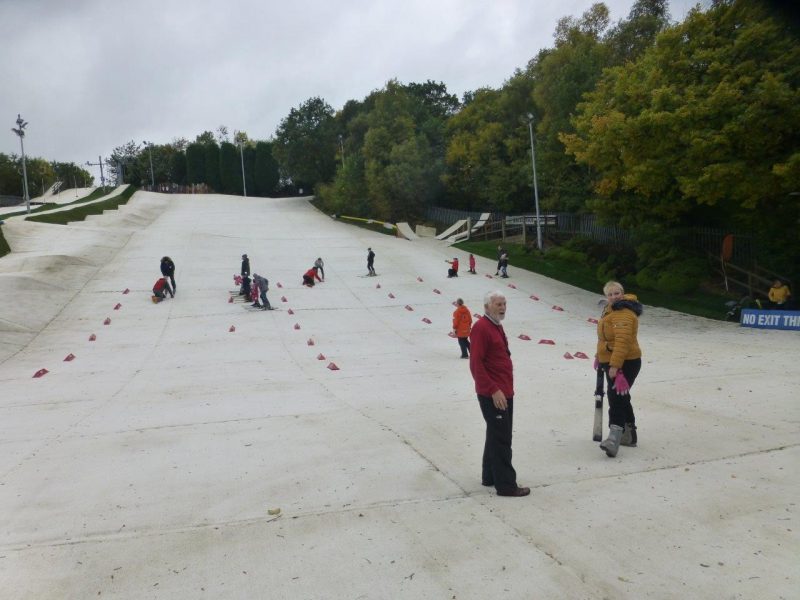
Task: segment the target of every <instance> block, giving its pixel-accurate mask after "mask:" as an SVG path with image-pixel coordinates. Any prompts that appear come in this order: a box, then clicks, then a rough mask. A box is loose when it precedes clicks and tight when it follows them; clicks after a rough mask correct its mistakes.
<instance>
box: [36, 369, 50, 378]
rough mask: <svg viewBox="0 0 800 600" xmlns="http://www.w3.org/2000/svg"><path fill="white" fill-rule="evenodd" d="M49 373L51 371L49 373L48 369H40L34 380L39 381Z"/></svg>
mask: <svg viewBox="0 0 800 600" xmlns="http://www.w3.org/2000/svg"><path fill="white" fill-rule="evenodd" d="M49 372H50V371H48V370H47V369H39V370H38V371H36V373H34V374H33V379H39V377H44V376H45V375H47V374H48V373H49Z"/></svg>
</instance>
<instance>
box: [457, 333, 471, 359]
mask: <svg viewBox="0 0 800 600" xmlns="http://www.w3.org/2000/svg"><path fill="white" fill-rule="evenodd" d="M458 345H459V347H460V348H461V356H469V338H468V337H460V338H458Z"/></svg>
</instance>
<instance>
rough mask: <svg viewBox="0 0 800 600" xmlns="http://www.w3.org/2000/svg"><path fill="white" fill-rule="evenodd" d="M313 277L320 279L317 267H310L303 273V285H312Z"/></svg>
mask: <svg viewBox="0 0 800 600" xmlns="http://www.w3.org/2000/svg"><path fill="white" fill-rule="evenodd" d="M314 278H316V280H317V281H320V282H321V281H322V279H320V278H319V274H318V273H317V267H311V268H310V269H309V270H308V271H306V272H305V274H304V275H303V285H307V286H308V287H314Z"/></svg>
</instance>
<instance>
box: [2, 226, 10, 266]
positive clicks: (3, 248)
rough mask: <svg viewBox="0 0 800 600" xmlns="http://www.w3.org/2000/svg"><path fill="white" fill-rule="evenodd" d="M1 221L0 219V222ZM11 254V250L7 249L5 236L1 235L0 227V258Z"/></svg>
mask: <svg viewBox="0 0 800 600" xmlns="http://www.w3.org/2000/svg"><path fill="white" fill-rule="evenodd" d="M1 220H2V219H0V221H1ZM9 252H11V248H9V247H8V242H7V241H6V238H5V236H4V235H3V227H2V226H0V257H2V256H5V255H6V254H8V253H9Z"/></svg>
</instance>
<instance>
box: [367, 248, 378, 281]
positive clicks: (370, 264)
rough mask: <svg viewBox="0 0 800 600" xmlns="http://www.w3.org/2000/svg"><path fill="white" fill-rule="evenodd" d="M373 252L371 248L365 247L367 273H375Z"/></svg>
mask: <svg viewBox="0 0 800 600" xmlns="http://www.w3.org/2000/svg"><path fill="white" fill-rule="evenodd" d="M374 265H375V253H374V252H373V251H372V248H367V275H372V276H374V275H377V273H375V266H374Z"/></svg>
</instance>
